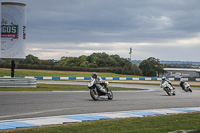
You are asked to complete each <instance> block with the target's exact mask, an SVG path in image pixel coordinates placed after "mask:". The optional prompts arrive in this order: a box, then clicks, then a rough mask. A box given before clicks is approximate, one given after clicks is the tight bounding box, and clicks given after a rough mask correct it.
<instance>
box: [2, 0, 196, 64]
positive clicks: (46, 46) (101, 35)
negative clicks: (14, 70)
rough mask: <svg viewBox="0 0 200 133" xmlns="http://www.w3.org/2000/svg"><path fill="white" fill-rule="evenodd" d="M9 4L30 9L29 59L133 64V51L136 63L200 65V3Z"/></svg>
mask: <svg viewBox="0 0 200 133" xmlns="http://www.w3.org/2000/svg"><path fill="white" fill-rule="evenodd" d="M2 1H5V0H2ZM10 1H18V2H24V3H26V4H27V22H28V23H27V48H28V51H27V53H35V54H36V55H38V56H39V57H40V58H56V59H58V58H60V57H61V56H62V54H63V55H64V56H65V55H70V56H73V55H74V56H78V55H81V54H86V55H87V54H90V53H93V52H107V53H108V54H118V55H120V56H122V57H124V58H129V54H128V52H129V48H130V47H133V49H134V57H135V58H134V59H145V58H148V57H150V56H156V57H157V58H160V59H161V60H162V59H165V60H183V59H182V58H181V57H182V56H181V55H184V53H185V51H187V53H188V54H187V56H186V57H184V59H185V60H199V59H198V58H197V57H196V56H194V53H196V51H197V49H198V48H199V45H198V44H199V39H198V38H199V35H200V25H199V22H200V16H199V14H200V8H199V5H200V1H198V0H190V1H188V0H176V1H174V0H168V1H161V0H140V1H137V0H126V1H121V0H59V1H55V0H42V1H41V0H32V1H30V0H29V1H27V0H10ZM174 49H181V50H179V51H173V50H174ZM65 50H66V51H69V53H68V54H66V53H65ZM164 50H167V51H168V52H169V51H173V52H170V54H169V53H168V52H164ZM163 53H165V54H163ZM40 55H42V56H40ZM196 55H198V56H200V55H199V53H196ZM59 56H60V57H59ZM199 61H200V60H199Z"/></svg>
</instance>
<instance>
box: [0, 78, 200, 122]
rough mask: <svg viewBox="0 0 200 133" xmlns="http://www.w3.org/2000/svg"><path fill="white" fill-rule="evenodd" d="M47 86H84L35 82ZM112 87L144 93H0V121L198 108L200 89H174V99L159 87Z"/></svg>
mask: <svg viewBox="0 0 200 133" xmlns="http://www.w3.org/2000/svg"><path fill="white" fill-rule="evenodd" d="M38 83H46V84H79V85H87V82H71V81H38ZM110 86H114V87H128V88H142V89H148V90H147V91H114V92H113V94H114V98H113V100H111V101H109V100H107V98H106V97H104V98H102V99H100V100H99V101H93V100H92V98H91V97H90V94H89V91H85V92H84V91H79V92H73V91H71V92H69V91H62V92H61V91H52V92H0V101H1V102H0V120H11V119H23V118H34V117H46V116H58V115H74V114H86V113H101V112H115V111H130V110H143V109H163V108H165V109H166V108H184V107H200V88H197V87H192V90H193V92H192V93H190V92H184V91H183V90H182V89H181V88H180V87H175V88H176V96H168V95H167V94H166V93H165V92H164V91H163V90H162V89H161V88H160V86H158V85H157V86H156V85H136V84H114V83H111V84H110Z"/></svg>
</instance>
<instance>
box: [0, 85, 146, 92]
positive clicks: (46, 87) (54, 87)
mask: <svg viewBox="0 0 200 133" xmlns="http://www.w3.org/2000/svg"><path fill="white" fill-rule="evenodd" d="M109 88H110V89H111V90H112V91H122V90H145V89H137V88H122V87H109ZM0 91H89V89H88V88H87V86H86V85H59V84H37V88H9V87H2V88H1V87H0Z"/></svg>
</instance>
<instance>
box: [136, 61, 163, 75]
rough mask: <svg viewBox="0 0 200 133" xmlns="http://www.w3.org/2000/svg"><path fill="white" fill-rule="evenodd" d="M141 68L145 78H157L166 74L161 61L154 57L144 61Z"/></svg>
mask: <svg viewBox="0 0 200 133" xmlns="http://www.w3.org/2000/svg"><path fill="white" fill-rule="evenodd" d="M139 68H140V69H141V70H142V72H143V75H144V76H150V77H155V76H157V75H156V74H158V75H159V74H163V73H165V71H164V69H163V66H162V64H160V60H159V59H156V58H154V57H149V58H148V59H146V60H143V61H142V62H141V63H140V65H139Z"/></svg>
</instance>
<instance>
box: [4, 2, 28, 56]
mask: <svg viewBox="0 0 200 133" xmlns="http://www.w3.org/2000/svg"><path fill="white" fill-rule="evenodd" d="M1 5H2V6H1V55H0V58H1V59H9V60H18V59H25V58H26V55H25V52H26V47H25V39H26V18H25V17H26V16H25V8H26V5H25V4H23V3H13V2H2V3H1Z"/></svg>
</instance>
